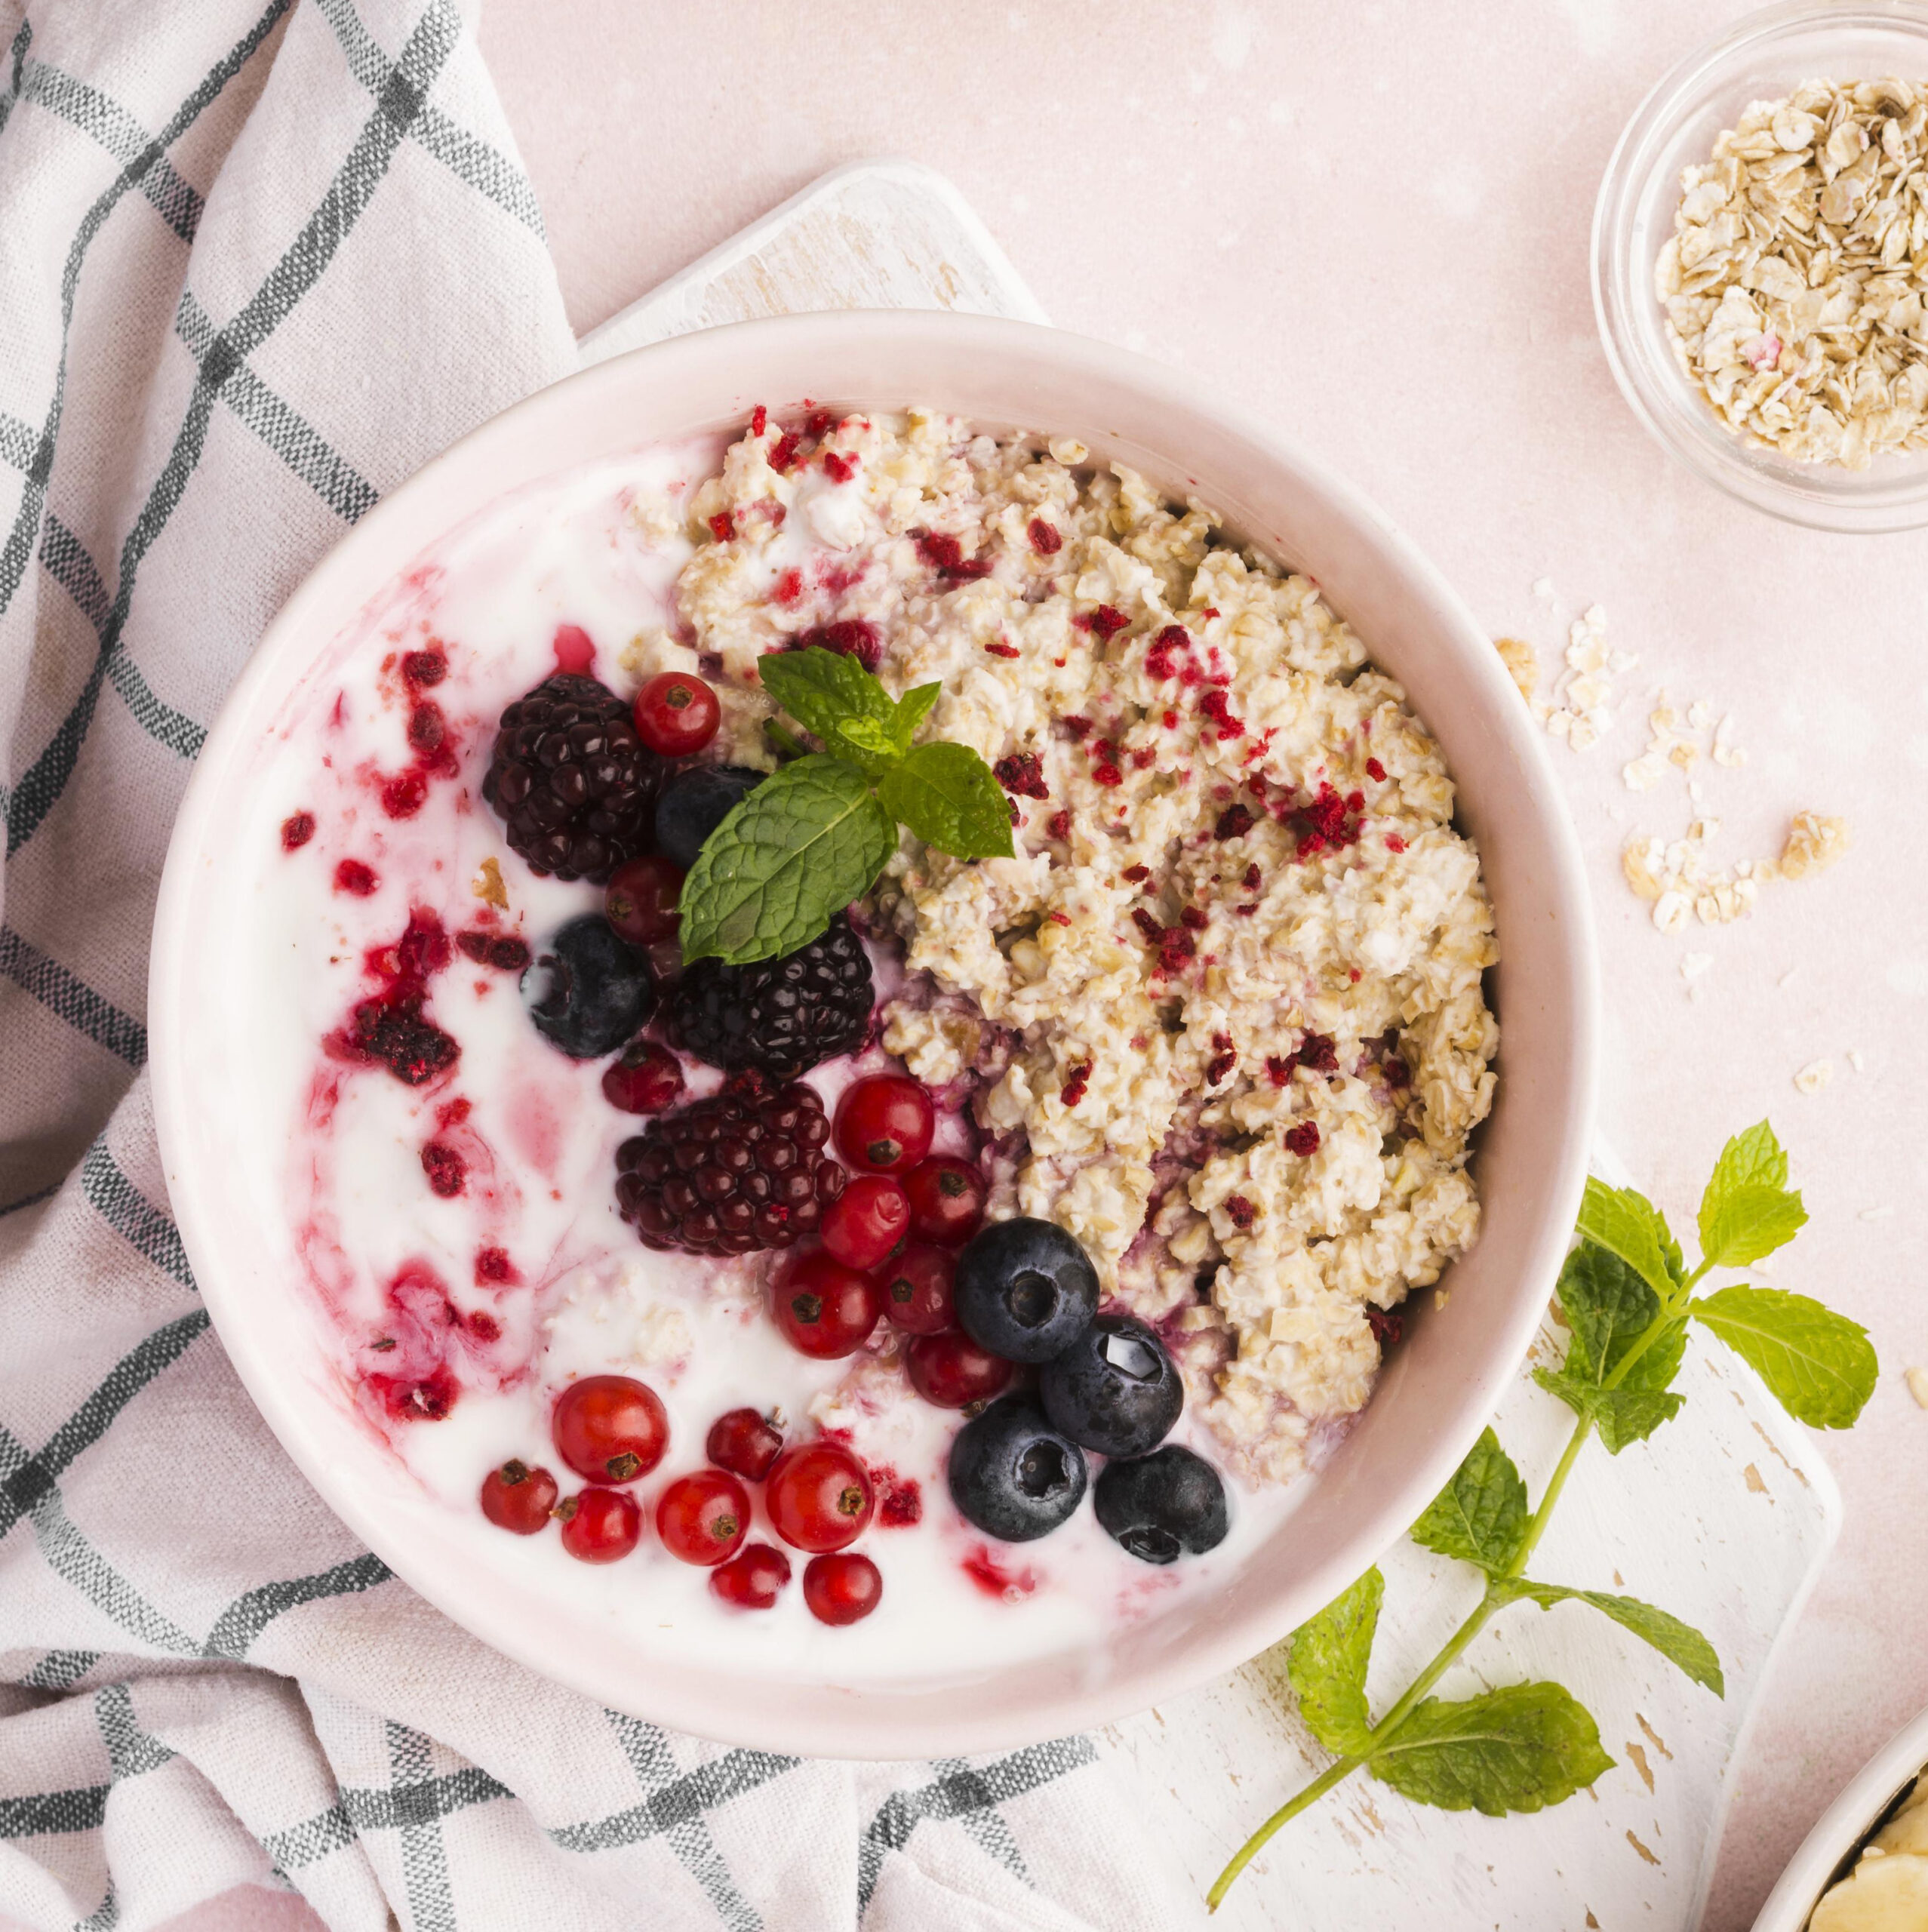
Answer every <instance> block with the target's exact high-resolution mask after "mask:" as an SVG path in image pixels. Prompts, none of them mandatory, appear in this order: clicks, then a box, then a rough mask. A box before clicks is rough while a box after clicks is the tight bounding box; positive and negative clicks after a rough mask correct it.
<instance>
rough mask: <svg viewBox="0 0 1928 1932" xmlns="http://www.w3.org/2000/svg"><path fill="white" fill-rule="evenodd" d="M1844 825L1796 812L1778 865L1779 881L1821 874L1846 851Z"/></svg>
mask: <svg viewBox="0 0 1928 1932" xmlns="http://www.w3.org/2000/svg"><path fill="white" fill-rule="evenodd" d="M1848 844H1849V839H1848V822H1847V820H1846V819H1844V818H1828V817H1825V816H1824V815H1823V814H1821V813H1819V812H1816V811H1804V812H1797V813H1795V814H1794V822H1793V823H1792V824H1791V825H1790V826H1788V842H1787V843H1786V844H1785V845H1784V846H1782V848H1781V857H1780V860H1779V872H1780V875H1781V877H1782V878H1806V877H1807V875H1808V874H1809V873H1810V872H1825V870H1826V869H1828V866H1831V865H1832V864H1833V863H1834V861H1835V860H1837V859H1838V858H1839V857H1840V856H1841V854H1843V852H1845V851H1847V849H1848Z"/></svg>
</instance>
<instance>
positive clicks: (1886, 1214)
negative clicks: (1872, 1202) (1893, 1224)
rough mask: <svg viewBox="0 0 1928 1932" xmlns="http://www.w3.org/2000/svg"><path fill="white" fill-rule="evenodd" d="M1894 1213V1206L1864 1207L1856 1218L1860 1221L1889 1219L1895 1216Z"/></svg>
mask: <svg viewBox="0 0 1928 1932" xmlns="http://www.w3.org/2000/svg"><path fill="white" fill-rule="evenodd" d="M1894 1213H1895V1211H1894V1210H1893V1208H1892V1207H1864V1208H1862V1211H1861V1212H1860V1213H1859V1214H1857V1215H1856V1217H1855V1219H1856V1220H1858V1221H1888V1220H1893V1218H1894Z"/></svg>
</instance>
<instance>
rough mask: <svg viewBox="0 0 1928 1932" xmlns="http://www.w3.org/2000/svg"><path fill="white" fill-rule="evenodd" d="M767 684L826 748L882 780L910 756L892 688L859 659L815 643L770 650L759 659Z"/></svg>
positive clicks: (764, 682)
mask: <svg viewBox="0 0 1928 1932" xmlns="http://www.w3.org/2000/svg"><path fill="white" fill-rule="evenodd" d="M757 671H758V675H760V676H761V678H762V679H763V688H764V690H765V691H767V692H768V693H769V694H770V696H771V697H773V698H774V699H775V700H776V702H777V703H779V704H780V705H781V706H783V709H785V710H786V711H787V712H789V714H790V715H791V716H792V718H795V720H796V721H797V722H798V724H801V726H802V727H803V728H804V730H805V731H814V732H815V733H816V735H817V736H818V737H819V738H821V739H822V740H823V743H824V747H825V749H826V750H827V751H829V752H832V753H833V754H834V755H836V756H838V757H841V758H846V759H847V760H848V761H850V763H851V764H855V765H856V766H857V767H859V768H860V769H861V770H863V771H867V772H868V773H869V774H870V775H871V777H873V778H881V777H882V776H883V775H884V773H885V772H887V771H889V770H890V768H891V767H892V766H893V764H896V762H897V761H898V760H899V758H902V757H903V755H904V752H905V750H906V748H907V746H909V742H910V741H909V737H907V736H906V737H902V738H900V737H899V734H898V715H899V714H898V710H897V706H896V703H895V702H894V701H893V700H892V698H891V697H890V693H889V692H887V691H885V689H884V687H883V686H882V685H881V684H879V683H878V681H877V680H876V679H875V678H874V677H872V675H871V674H870V673H869V672H868V671H866V669H864V668H863V666H862V665H861V664H859V663H858V662H857V660H856V659H855V658H854V657H845V656H844V654H843V653H842V652H841V651H826V649H825V648H823V645H820V644H813V645H810V646H809V648H807V649H806V650H803V651H766V652H764V654H763V656H762V657H759V658H758V660H757Z"/></svg>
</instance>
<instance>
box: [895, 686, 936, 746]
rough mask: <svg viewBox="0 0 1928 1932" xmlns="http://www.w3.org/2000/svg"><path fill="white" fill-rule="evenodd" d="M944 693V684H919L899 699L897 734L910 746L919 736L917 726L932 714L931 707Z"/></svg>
mask: <svg viewBox="0 0 1928 1932" xmlns="http://www.w3.org/2000/svg"><path fill="white" fill-rule="evenodd" d="M943 694H944V687H943V686H942V685H917V686H915V688H912V690H910V691H906V692H905V694H903V697H900V698H899V699H898V700H897V735H898V737H899V739H900V740H902V741H903V743H904V744H905V745H906V746H909V743H910V741H911V740H912V739H913V738H914V737H916V736H917V728H918V726H919V725H920V724H922V723H923V722H924V720H925V718H927V717H929V716H930V707H931V706H933V704H935V703H936V702H937V700H939V698H940V697H942V696H943Z"/></svg>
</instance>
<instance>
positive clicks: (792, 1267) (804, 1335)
mask: <svg viewBox="0 0 1928 1932" xmlns="http://www.w3.org/2000/svg"><path fill="white" fill-rule="evenodd" d="M770 1312H771V1313H772V1314H773V1315H774V1316H775V1317H776V1325H777V1327H780V1329H782V1330H783V1333H784V1334H785V1335H786V1337H788V1338H789V1342H790V1345H791V1346H792V1347H793V1348H795V1349H800V1350H801V1352H803V1353H804V1354H805V1355H814V1356H815V1357H816V1358H817V1360H818V1361H829V1360H831V1359H832V1358H834V1357H835V1356H838V1355H854V1354H855V1353H856V1351H857V1350H858V1349H860V1348H862V1347H863V1344H864V1342H865V1340H866V1338H867V1337H869V1334H870V1331H872V1329H873V1328H875V1327H876V1326H877V1318H878V1316H879V1315H881V1314H882V1313H883V1312H884V1311H883V1309H882V1307H881V1304H880V1302H879V1300H878V1293H877V1284H875V1282H874V1281H872V1280H871V1278H870V1277H869V1275H859V1273H858V1272H857V1271H856V1269H854V1268H846V1267H845V1266H844V1264H843V1263H841V1261H838V1260H833V1259H832V1257H830V1256H829V1255H828V1254H824V1253H823V1251H821V1250H820V1249H819V1250H816V1251H813V1252H812V1253H810V1254H800V1255H798V1257H796V1259H795V1260H793V1261H792V1262H790V1263H788V1264H787V1265H786V1266H785V1268H784V1269H783V1272H782V1273H781V1274H780V1275H778V1276H777V1278H776V1285H775V1287H773V1288H772V1289H771V1291H770Z"/></svg>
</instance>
